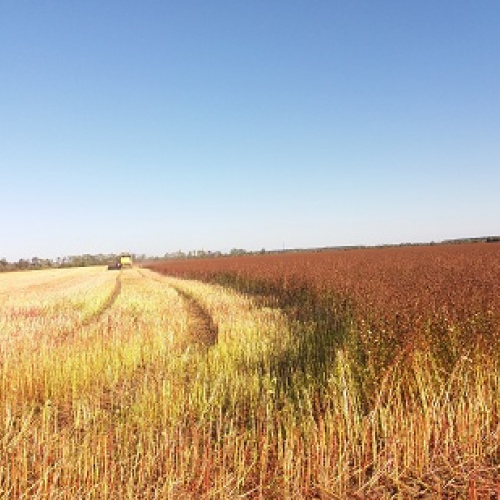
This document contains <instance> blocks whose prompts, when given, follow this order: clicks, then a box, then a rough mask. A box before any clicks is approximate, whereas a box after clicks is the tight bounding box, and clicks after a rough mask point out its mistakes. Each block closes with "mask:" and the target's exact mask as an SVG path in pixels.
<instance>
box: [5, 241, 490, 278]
mask: <svg viewBox="0 0 500 500" xmlns="http://www.w3.org/2000/svg"><path fill="white" fill-rule="evenodd" d="M499 242H500V236H482V237H479V238H457V239H454V240H444V241H440V242H435V241H431V242H428V243H400V244H388V245H375V246H366V245H355V246H332V247H321V248H294V249H283V250H266V249H265V248H263V249H262V250H245V249H243V248H233V249H232V250H230V251H229V252H226V253H225V252H220V251H210V250H190V251H188V252H183V251H182V250H178V251H177V252H167V253H165V254H164V255H162V256H154V257H150V256H146V255H145V254H131V255H132V259H133V261H134V262H141V261H143V262H144V261H146V260H147V261H153V260H163V259H207V258H216V257H224V256H228V255H229V256H238V255H256V254H266V253H286V252H303V251H308V252H311V251H317V252H323V251H329V250H356V249H363V248H386V247H404V246H425V245H442V244H447V245H449V244H461V243H499ZM119 256H120V254H102V253H99V254H96V255H91V254H83V255H71V256H67V257H58V258H57V259H41V258H39V257H33V258H31V259H19V260H18V261H17V262H8V261H7V259H0V272H2V271H23V270H30V269H51V268H56V269H57V268H65V267H89V266H107V265H108V264H111V263H114V262H116V261H117V259H118V258H119Z"/></svg>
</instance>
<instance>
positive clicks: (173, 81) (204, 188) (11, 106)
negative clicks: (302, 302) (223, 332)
mask: <svg viewBox="0 0 500 500" xmlns="http://www.w3.org/2000/svg"><path fill="white" fill-rule="evenodd" d="M498 26H500V2H498V1H496V0H495V1H488V0H485V1H480V2H473V1H460V0H454V1H448V0H443V1H439V2H436V1H430V0H429V1H428V0H423V1H422V0H419V1H413V2H411V1H409V2H401V1H396V0H394V1H382V0H381V1H372V0H365V1H347V0H346V1H334V0H330V1H323V0H317V1H295V0H287V1H284V0H274V1H258V0H256V1H237V0H233V1H229V0H227V1H219V0H214V1H209V2H207V1H205V0H204V1H195V0H183V1H182V2H181V1H176V2H172V1H159V0H155V1H153V0H145V1H141V2H137V1H129V0H120V1H118V0H106V1H102V0H100V1H97V0H86V1H72V2H68V1H62V0H60V1H56V0H51V1H45V0H38V1H36V2H33V1H19V0H0V258H1V257H6V258H7V259H9V260H17V259H19V258H26V257H32V256H39V257H57V256H62V255H71V254H80V253H99V252H103V253H107V252H120V251H124V250H128V251H132V252H136V253H147V254H149V255H162V254H164V253H165V252H171V251H175V250H178V249H182V250H194V249H205V250H223V251H226V250H230V249H231V248H233V247H237V248H246V249H261V248H266V249H275V248H282V247H283V246H285V247H287V248H294V247H317V246H330V245H332V246H333V245H356V244H379V243H399V242H408V241H431V240H443V239H448V238H456V237H465V236H471V237H472V236H482V235H490V234H500V195H499V194H500V63H499V54H500V30H499V29H498Z"/></svg>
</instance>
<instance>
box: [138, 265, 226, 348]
mask: <svg viewBox="0 0 500 500" xmlns="http://www.w3.org/2000/svg"><path fill="white" fill-rule="evenodd" d="M139 272H140V274H141V275H142V276H143V277H144V278H145V279H152V280H154V281H157V282H162V283H164V284H165V285H166V286H169V287H170V288H172V289H174V290H175V292H176V293H177V294H178V295H179V297H180V298H181V299H182V300H183V301H184V304H185V306H186V310H187V313H188V316H189V324H188V335H187V340H186V347H187V345H189V344H197V345H199V346H203V347H211V346H213V345H215V344H216V343H217V341H218V337H219V328H218V326H217V323H216V322H215V321H214V320H213V318H212V315H211V314H210V313H209V312H208V311H207V310H206V309H205V308H204V307H203V305H202V304H201V303H200V302H199V301H198V300H197V299H196V297H194V296H193V295H191V294H190V293H188V292H186V291H184V290H182V289H181V288H179V287H176V286H174V285H172V284H171V283H168V284H167V283H165V282H164V281H163V279H162V278H161V276H158V277H156V276H155V275H147V274H145V273H144V272H143V271H142V270H139Z"/></svg>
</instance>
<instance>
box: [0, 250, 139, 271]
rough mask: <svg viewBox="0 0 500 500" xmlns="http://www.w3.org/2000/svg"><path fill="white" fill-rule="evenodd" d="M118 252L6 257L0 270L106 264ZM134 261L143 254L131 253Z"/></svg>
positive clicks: (0, 261)
mask: <svg viewBox="0 0 500 500" xmlns="http://www.w3.org/2000/svg"><path fill="white" fill-rule="evenodd" d="M119 256H120V254H102V253H100V254H96V255H91V254H83V255H70V256H66V257H57V259H41V258H39V257H32V258H31V259H19V260H18V261H16V262H8V261H7V259H5V258H4V259H0V272H2V271H26V270H36V269H60V268H66V267H90V266H106V265H108V264H110V263H113V262H116V260H117V259H118V258H119ZM132 258H133V260H134V261H136V262H137V261H141V260H145V259H146V256H145V255H132Z"/></svg>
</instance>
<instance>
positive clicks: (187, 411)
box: [0, 244, 500, 499]
mask: <svg viewBox="0 0 500 500" xmlns="http://www.w3.org/2000/svg"><path fill="white" fill-rule="evenodd" d="M499 278H500V245H498V244H473V245H466V244H463V245H449V246H441V245H437V246H432V247H431V246H429V247H405V248H383V249H372V250H349V251H330V252H316V253H314V252H303V253H289V254H274V255H259V256H252V257H237V258H236V257H235V258H230V257H227V258H217V259H215V258H214V259H203V260H201V259H186V260H179V261H164V262H155V263H152V264H150V265H149V266H148V268H137V267H136V268H133V269H127V270H123V271H118V272H116V271H106V270H105V269H104V268H100V267H96V268H81V269H72V270H58V271H36V272H24V273H4V274H0V422H1V427H0V429H1V430H0V497H1V498H51V499H52V498H61V499H66V498H67V499H70V498H71V499H73V498H96V499H98V498H109V499H115V498H130V499H133V498H146V499H147V498H151V499H152V498H167V499H169V498H171V499H178V498H193V499H198V498H206V499H208V498H210V499H218V498H220V499H226V498H227V499H233V498H235V499H237V498H263V499H267V498H270V499H288V498H290V499H291V498H293V499H296V498H297V499H298V498H305V499H308V498H311V499H313V498H316V499H320V498H321V499H333V498H417V497H418V498H496V497H498V495H499V494H500V488H499V483H500V419H499V406H500V371H499V368H500V354H499V352H500V351H499V349H498V348H499V334H500V330H499V326H500V285H499V281H500V280H499Z"/></svg>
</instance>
